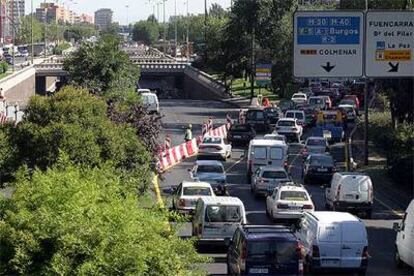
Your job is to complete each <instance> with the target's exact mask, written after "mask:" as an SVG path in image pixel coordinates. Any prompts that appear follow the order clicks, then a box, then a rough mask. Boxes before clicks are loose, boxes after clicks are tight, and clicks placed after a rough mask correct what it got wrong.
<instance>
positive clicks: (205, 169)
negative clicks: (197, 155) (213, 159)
mask: <svg viewBox="0 0 414 276" xmlns="http://www.w3.org/2000/svg"><path fill="white" fill-rule="evenodd" d="M197 172H198V173H223V168H222V167H221V166H215V165H199V166H198V168H197Z"/></svg>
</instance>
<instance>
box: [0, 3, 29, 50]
mask: <svg viewBox="0 0 414 276" xmlns="http://www.w3.org/2000/svg"><path fill="white" fill-rule="evenodd" d="M24 13H25V0H1V1H0V38H1V42H2V43H11V42H12V40H13V35H14V34H15V32H17V30H18V29H19V27H20V17H22V16H24Z"/></svg>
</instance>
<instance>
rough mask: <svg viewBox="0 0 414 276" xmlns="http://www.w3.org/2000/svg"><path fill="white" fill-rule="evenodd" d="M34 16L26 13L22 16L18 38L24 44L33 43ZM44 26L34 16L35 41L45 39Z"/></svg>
mask: <svg viewBox="0 0 414 276" xmlns="http://www.w3.org/2000/svg"><path fill="white" fill-rule="evenodd" d="M31 31H32V16H31V15H26V16H22V17H21V18H20V25H19V29H18V30H17V34H16V40H17V41H18V42H19V43H22V44H29V43H31ZM43 34H44V31H43V27H42V23H40V22H39V21H38V20H37V19H36V18H33V41H34V42H39V41H42V40H43Z"/></svg>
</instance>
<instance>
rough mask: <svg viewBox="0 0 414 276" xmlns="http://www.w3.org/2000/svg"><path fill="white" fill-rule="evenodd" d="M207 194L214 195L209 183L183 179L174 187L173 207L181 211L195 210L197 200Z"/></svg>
mask: <svg viewBox="0 0 414 276" xmlns="http://www.w3.org/2000/svg"><path fill="white" fill-rule="evenodd" d="M205 196H214V191H213V188H212V187H211V185H210V184H209V183H207V182H187V181H183V182H182V183H180V185H178V186H177V187H176V188H175V189H174V192H173V194H172V208H173V210H177V211H178V212H180V213H190V212H192V211H194V210H195V206H196V204H197V200H198V199H199V198H200V197H205Z"/></svg>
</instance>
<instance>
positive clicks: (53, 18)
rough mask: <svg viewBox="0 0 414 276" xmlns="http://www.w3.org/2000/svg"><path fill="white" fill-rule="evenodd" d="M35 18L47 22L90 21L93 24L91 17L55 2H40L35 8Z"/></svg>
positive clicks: (70, 22) (72, 22)
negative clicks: (38, 6)
mask: <svg viewBox="0 0 414 276" xmlns="http://www.w3.org/2000/svg"><path fill="white" fill-rule="evenodd" d="M36 18H37V20H39V21H40V22H45V20H46V22H48V23H69V24H74V23H90V24H93V17H92V16H90V15H87V14H81V15H77V14H76V13H75V12H74V11H72V10H70V9H66V8H65V7H64V6H59V5H56V4H55V3H41V4H40V8H37V9H36Z"/></svg>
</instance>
